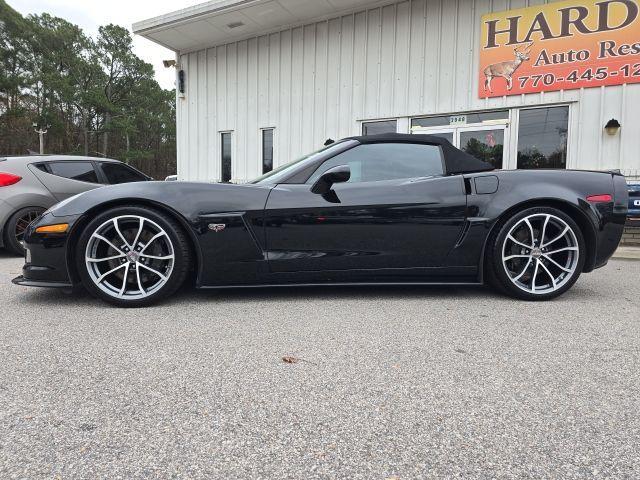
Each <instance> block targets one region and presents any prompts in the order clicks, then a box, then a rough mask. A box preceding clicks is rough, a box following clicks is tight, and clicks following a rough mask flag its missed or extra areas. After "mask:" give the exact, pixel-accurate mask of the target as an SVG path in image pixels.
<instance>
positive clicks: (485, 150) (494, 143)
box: [456, 125, 509, 168]
mask: <svg viewBox="0 0 640 480" xmlns="http://www.w3.org/2000/svg"><path fill="white" fill-rule="evenodd" d="M505 129H506V125H487V126H482V127H459V128H458V129H457V132H456V133H457V137H458V143H457V145H456V146H457V147H458V148H459V149H460V150H462V151H464V152H467V153H468V154H470V155H473V156H474V157H476V158H479V159H480V160H484V161H485V162H487V163H490V164H491V165H493V166H494V167H495V168H502V166H503V163H504V156H505V152H508V151H509V148H508V146H507V145H506V143H507V142H508V135H505Z"/></svg>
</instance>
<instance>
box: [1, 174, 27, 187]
mask: <svg viewBox="0 0 640 480" xmlns="http://www.w3.org/2000/svg"><path fill="white" fill-rule="evenodd" d="M20 180H22V177H21V176H19V175H14V174H13V173H4V172H0V187H8V186H9V185H13V184H14V183H18V182H19V181H20Z"/></svg>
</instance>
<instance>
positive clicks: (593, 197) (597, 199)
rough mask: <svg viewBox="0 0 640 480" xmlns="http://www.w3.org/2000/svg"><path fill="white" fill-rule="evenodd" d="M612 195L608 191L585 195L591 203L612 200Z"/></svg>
mask: <svg viewBox="0 0 640 480" xmlns="http://www.w3.org/2000/svg"><path fill="white" fill-rule="evenodd" d="M612 201H613V197H612V196H611V195H609V194H608V193H601V194H599V195H589V196H588V197H587V202H591V203H603V202H612Z"/></svg>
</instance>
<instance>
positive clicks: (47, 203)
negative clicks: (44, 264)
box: [0, 155, 152, 255]
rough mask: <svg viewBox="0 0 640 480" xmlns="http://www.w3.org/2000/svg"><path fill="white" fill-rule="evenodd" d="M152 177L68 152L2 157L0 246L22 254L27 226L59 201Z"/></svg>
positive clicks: (114, 163)
mask: <svg viewBox="0 0 640 480" xmlns="http://www.w3.org/2000/svg"><path fill="white" fill-rule="evenodd" d="M148 180H152V179H151V178H150V177H148V176H147V175H145V174H144V173H142V172H139V171H138V170H136V169H135V168H133V167H130V166H129V165H125V164H124V163H122V162H119V161H118V160H111V159H103V158H100V159H96V158H92V157H76V156H67V155H31V156H16V157H0V247H5V248H6V249H7V250H9V251H11V252H13V253H15V254H17V255H22V254H23V251H24V250H23V247H22V244H21V241H22V237H23V235H24V231H25V229H26V227H27V226H28V225H29V224H30V223H31V222H32V221H33V220H35V219H36V218H37V217H38V215H40V214H41V213H42V212H44V211H45V210H46V209H48V208H49V207H51V206H53V205H55V204H56V203H58V202H60V201H62V200H64V199H66V198H68V197H71V196H73V195H75V194H77V193H81V192H85V191H87V190H91V189H93V188H96V187H100V186H101V185H115V184H118V183H130V182H142V181H148Z"/></svg>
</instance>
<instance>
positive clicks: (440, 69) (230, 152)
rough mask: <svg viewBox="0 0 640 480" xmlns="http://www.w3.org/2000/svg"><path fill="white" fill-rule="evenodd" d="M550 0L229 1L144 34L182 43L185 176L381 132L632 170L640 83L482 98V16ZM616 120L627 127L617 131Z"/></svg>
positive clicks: (509, 162) (141, 29) (233, 173)
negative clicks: (610, 124) (610, 125)
mask: <svg viewBox="0 0 640 480" xmlns="http://www.w3.org/2000/svg"><path fill="white" fill-rule="evenodd" d="M540 3H546V2H544V1H538V0H405V1H400V2H393V1H392V0H386V1H383V2H379V1H375V0H222V1H219V0H218V1H210V2H207V3H204V4H201V5H198V6H196V7H192V8H187V9H184V10H180V11H177V12H174V13H170V14H167V15H164V16H162V17H158V18H153V19H150V20H146V21H142V22H139V23H136V24H135V25H134V31H135V32H136V33H137V34H140V35H143V36H145V37H147V38H149V39H151V40H153V41H155V42H157V43H159V44H162V45H164V46H166V47H168V48H170V49H172V50H174V51H176V62H177V70H178V71H182V72H183V74H182V75H183V77H182V80H183V81H184V84H183V87H182V90H184V92H183V93H180V92H178V99H177V117H178V118H177V122H178V175H179V177H180V179H184V180H203V181H220V180H221V179H222V180H229V179H230V180H231V181H233V182H244V181H247V180H250V179H251V178H254V177H257V176H258V175H260V174H262V173H263V170H268V169H269V168H270V167H271V166H270V165H269V162H270V161H271V158H272V159H273V164H274V165H273V166H275V167H277V166H278V165H281V164H284V163H287V162H289V161H290V160H293V159H295V158H297V157H299V156H301V155H303V154H305V153H308V152H310V151H313V150H316V149H318V148H319V147H321V146H322V145H323V143H324V142H325V140H326V139H328V138H332V139H338V138H342V137H346V136H350V135H359V134H361V133H363V132H364V133H372V132H378V131H380V132H386V131H397V132H404V133H410V132H413V133H420V132H429V133H437V134H441V135H444V136H446V137H447V138H449V139H450V140H451V141H452V142H453V143H454V144H456V145H457V146H461V147H464V146H465V145H469V141H470V140H471V139H476V140H478V142H479V143H480V144H484V146H485V147H487V146H488V147H490V148H491V149H492V151H493V155H494V157H495V158H493V161H494V163H496V164H497V165H498V166H501V167H502V168H518V167H524V166H526V165H525V164H526V163H527V162H531V161H533V160H532V159H531V158H530V157H531V156H530V155H529V156H528V155H527V152H529V153H530V152H531V151H535V152H537V154H538V155H540V154H542V155H543V156H544V157H545V158H546V160H545V162H546V163H545V162H543V164H544V165H547V166H556V167H558V166H559V167H567V168H584V169H604V168H619V169H622V170H624V171H626V172H627V173H634V171H637V170H638V169H640V153H639V151H640V83H635V84H632V83H629V84H626V85H615V86H601V87H597V88H583V89H574V90H560V91H552V92H541V93H533V94H522V95H513V96H501V97H495V98H484V99H481V98H479V95H478V87H479V86H478V82H479V81H480V80H479V76H478V71H479V63H478V62H479V58H478V57H479V49H480V28H481V16H482V15H483V14H486V13H488V12H497V11H503V10H509V9H513V8H519V7H527V6H530V5H536V4H540ZM638 40H640V35H638ZM637 61H638V62H640V56H638V57H637ZM610 119H616V120H617V121H618V122H619V123H620V124H621V125H622V128H620V129H619V131H618V132H617V133H615V134H614V135H608V134H607V133H606V132H605V129H604V126H605V124H606V123H607V121H608V120H610ZM271 142H272V143H271ZM496 145H498V146H499V147H500V146H501V148H499V149H498V150H496V149H495V148H494V147H495V146H496ZM519 152H520V153H519ZM534 163H535V162H534ZM223 164H224V168H223ZM223 170H224V172H223ZM225 177H226V178H225Z"/></svg>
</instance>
